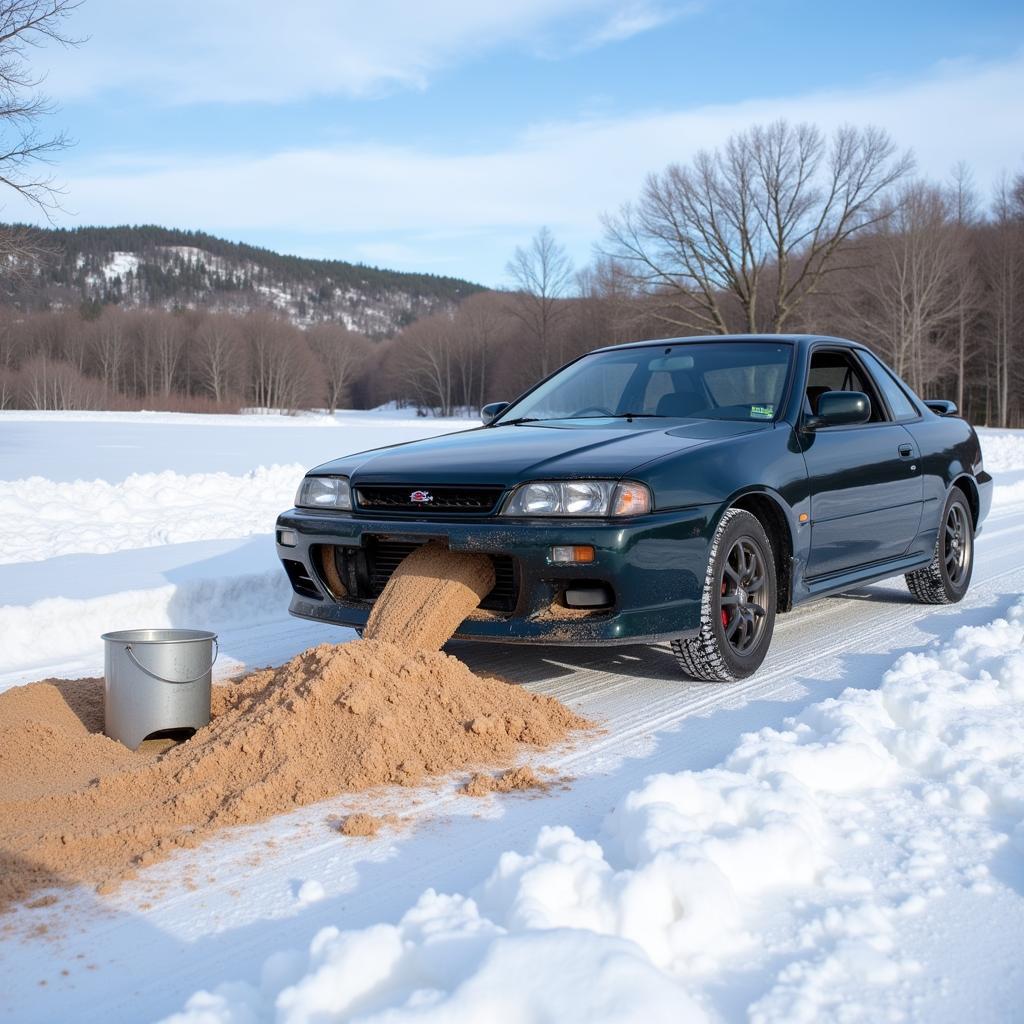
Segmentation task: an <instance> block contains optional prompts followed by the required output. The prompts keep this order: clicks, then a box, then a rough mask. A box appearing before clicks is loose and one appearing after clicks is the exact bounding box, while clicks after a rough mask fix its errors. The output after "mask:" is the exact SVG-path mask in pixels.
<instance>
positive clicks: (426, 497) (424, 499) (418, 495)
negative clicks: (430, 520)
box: [409, 491, 434, 505]
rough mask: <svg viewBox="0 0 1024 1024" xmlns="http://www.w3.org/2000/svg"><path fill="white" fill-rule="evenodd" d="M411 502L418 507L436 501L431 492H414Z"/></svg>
mask: <svg viewBox="0 0 1024 1024" xmlns="http://www.w3.org/2000/svg"><path fill="white" fill-rule="evenodd" d="M409 500H410V501H414V502H415V503H416V504H417V505H426V504H429V503H430V502H431V501H433V500H434V496H433V495H432V494H431V493H430V491H413V492H412V494H410V495H409Z"/></svg>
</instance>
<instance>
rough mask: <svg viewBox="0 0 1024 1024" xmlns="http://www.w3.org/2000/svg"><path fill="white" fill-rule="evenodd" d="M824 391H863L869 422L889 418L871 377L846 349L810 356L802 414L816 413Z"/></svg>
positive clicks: (882, 420)
mask: <svg viewBox="0 0 1024 1024" xmlns="http://www.w3.org/2000/svg"><path fill="white" fill-rule="evenodd" d="M826 391H863V392H864V394H866V395H867V396H868V398H869V399H870V401H871V418H870V419H869V420H868V422H869V423H880V422H884V421H885V420H886V419H888V417H887V416H886V414H885V409H884V407H883V406H882V403H881V402H880V401H879V400H878V392H877V391H876V390H875V387H874V385H873V384H872V383H871V380H870V378H869V377H868V375H867V374H866V373H865V372H864V371H863V370H862V369H861V367H860V365H859V364H858V363H857V361H856V360H855V359H854V358H853V355H852V354H851V353H850V352H849V351H848V350H842V351H839V350H835V349H825V350H822V349H818V350H817V351H815V352H813V353H812V354H811V365H810V368H809V369H808V371H807V392H806V395H805V397H804V412H805V413H806V414H807V415H809V416H816V415H817V414H818V399H819V398H821V396H822V395H823V394H825V392H826Z"/></svg>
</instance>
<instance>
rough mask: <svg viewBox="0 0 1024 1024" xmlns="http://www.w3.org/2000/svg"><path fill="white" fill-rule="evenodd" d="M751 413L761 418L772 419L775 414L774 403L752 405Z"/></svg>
mask: <svg viewBox="0 0 1024 1024" xmlns="http://www.w3.org/2000/svg"><path fill="white" fill-rule="evenodd" d="M750 415H751V416H755V417H757V419H760V420H770V419H771V418H772V417H773V416H774V415H775V406H774V405H752V406H751V407H750Z"/></svg>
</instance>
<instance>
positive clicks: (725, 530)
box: [672, 508, 776, 682]
mask: <svg viewBox="0 0 1024 1024" xmlns="http://www.w3.org/2000/svg"><path fill="white" fill-rule="evenodd" d="M775 588H776V581H775V557H774V555H773V553H772V545H771V541H770V540H769V539H768V535H767V534H766V533H765V531H764V527H763V526H762V525H761V523H760V521H759V520H758V519H757V517H756V516H753V515H751V514H750V513H749V512H746V511H744V510H743V509H738V508H731V509H728V510H727V511H726V513H725V515H723V516H722V519H721V521H720V522H719V524H718V529H717V530H716V531H715V536H714V538H713V539H712V542H711V552H710V556H709V558H708V569H707V575H706V576H705V579H704V592H703V595H702V597H701V621H700V631H699V632H698V633H697V635H696V636H694V637H684V638H681V639H678V640H673V641H672V650H673V652H674V654H675V656H676V660H677V661H678V662H679V666H680V667H681V668H682V670H683V672H685V673H686V675H688V676H689V677H690V678H691V679H700V680H703V681H705V682H732V681H733V680H736V679H743V678H745V677H746V676H749V675H751V674H752V673H754V672H756V671H757V670H758V668H760V666H761V662H762V661H764V657H765V655H766V654H767V653H768V646H769V644H770V643H771V640H772V631H773V630H774V628H775Z"/></svg>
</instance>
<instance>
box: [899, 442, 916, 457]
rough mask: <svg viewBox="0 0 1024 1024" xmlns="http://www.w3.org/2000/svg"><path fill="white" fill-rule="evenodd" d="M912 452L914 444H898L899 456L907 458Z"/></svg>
mask: <svg viewBox="0 0 1024 1024" xmlns="http://www.w3.org/2000/svg"><path fill="white" fill-rule="evenodd" d="M913 454H914V446H913V445H912V444H901V445H900V458H901V459H909V458H910V456H911V455H913Z"/></svg>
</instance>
